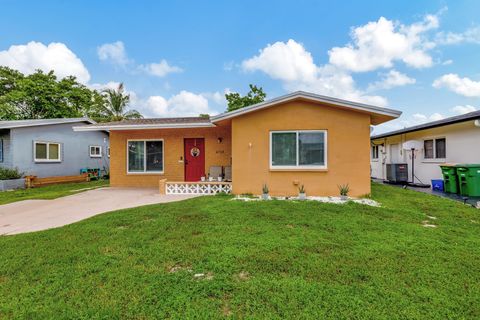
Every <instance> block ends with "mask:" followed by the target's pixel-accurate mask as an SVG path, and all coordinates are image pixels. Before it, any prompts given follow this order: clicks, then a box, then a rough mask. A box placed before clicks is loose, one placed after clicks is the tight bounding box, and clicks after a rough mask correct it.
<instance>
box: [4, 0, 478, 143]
mask: <svg viewBox="0 0 480 320" xmlns="http://www.w3.org/2000/svg"><path fill="white" fill-rule="evenodd" d="M1 7H2V12H3V13H4V14H2V19H0V30H2V31H1V32H0V65H6V66H9V67H12V68H15V69H18V70H20V71H22V72H24V73H27V74H28V73H32V72H34V70H35V69H42V70H44V71H49V70H54V71H55V73H56V74H57V76H58V77H60V78H61V77H65V76H68V75H75V76H76V77H77V79H78V80H79V81H80V82H82V83H83V84H85V85H87V86H89V87H91V88H94V89H98V90H101V89H103V88H107V87H115V86H117V85H118V83H120V82H123V83H124V84H125V87H126V90H127V91H128V93H129V94H130V96H131V105H130V107H131V108H134V109H137V110H139V111H140V112H142V113H143V114H144V115H145V116H146V117H175V116H196V115H198V114H200V113H209V114H216V113H220V112H223V111H225V108H226V101H225V98H224V95H225V93H228V92H240V93H242V94H245V93H246V92H247V91H248V85H249V84H250V83H252V84H255V85H257V86H261V87H263V89H264V90H265V92H266V93H267V99H268V98H274V97H277V96H280V95H283V94H286V93H289V92H292V91H296V90H305V91H310V92H314V93H318V94H323V95H328V96H332V97H337V98H342V99H347V100H352V101H357V102H363V103H368V104H373V105H376V106H382V107H388V108H393V109H397V110H400V111H402V112H403V115H402V116H401V117H400V118H399V119H397V120H394V121H390V122H388V123H385V124H383V125H380V126H377V127H376V128H375V129H374V131H373V133H374V134H377V133H382V132H386V131H390V130H395V129H400V128H403V127H407V126H411V125H415V124H419V123H423V122H428V121H433V120H438V119H442V118H445V117H450V116H454V115H457V114H462V113H466V112H471V111H474V110H478V109H480V16H479V15H478V13H479V12H480V1H477V0H472V1H445V0H442V1H440V0H425V1H396V2H393V1H304V0H297V1H271V2H269V1H233V0H232V1H208V2H207V1H168V2H167V1H141V0H137V1H120V0H118V1H110V0H106V1H49V0H43V1H19V0H17V1H14V0H1ZM5 13H8V14H5Z"/></svg>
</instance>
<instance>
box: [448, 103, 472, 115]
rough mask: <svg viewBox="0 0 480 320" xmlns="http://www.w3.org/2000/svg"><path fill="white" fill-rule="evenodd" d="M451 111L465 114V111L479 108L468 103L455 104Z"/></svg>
mask: <svg viewBox="0 0 480 320" xmlns="http://www.w3.org/2000/svg"><path fill="white" fill-rule="evenodd" d="M451 111H452V112H454V113H456V114H465V113H469V112H473V111H477V108H475V107H474V106H471V105H469V104H467V105H464V106H455V107H453V108H452V109H451Z"/></svg>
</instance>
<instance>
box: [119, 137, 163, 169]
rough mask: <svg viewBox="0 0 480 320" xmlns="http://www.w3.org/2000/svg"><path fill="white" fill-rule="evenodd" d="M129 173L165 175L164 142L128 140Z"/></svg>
mask: <svg viewBox="0 0 480 320" xmlns="http://www.w3.org/2000/svg"><path fill="white" fill-rule="evenodd" d="M127 148H128V152H127V158H128V159H127V172H128V173H163V140H128V142H127Z"/></svg>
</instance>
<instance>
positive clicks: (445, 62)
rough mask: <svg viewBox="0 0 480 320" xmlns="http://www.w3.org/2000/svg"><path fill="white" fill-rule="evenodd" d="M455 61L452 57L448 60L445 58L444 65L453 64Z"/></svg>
mask: <svg viewBox="0 0 480 320" xmlns="http://www.w3.org/2000/svg"><path fill="white" fill-rule="evenodd" d="M452 63H453V60H452V59H448V60H445V61H443V62H442V65H444V66H448V65H451V64H452Z"/></svg>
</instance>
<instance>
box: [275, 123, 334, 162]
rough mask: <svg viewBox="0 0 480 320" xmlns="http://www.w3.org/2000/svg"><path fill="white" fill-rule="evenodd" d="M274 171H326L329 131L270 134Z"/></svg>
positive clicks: (277, 132)
mask: <svg viewBox="0 0 480 320" xmlns="http://www.w3.org/2000/svg"><path fill="white" fill-rule="evenodd" d="M270 167H271V168H272V169H326V168H327V131H326V130H297V131H272V132H270Z"/></svg>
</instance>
